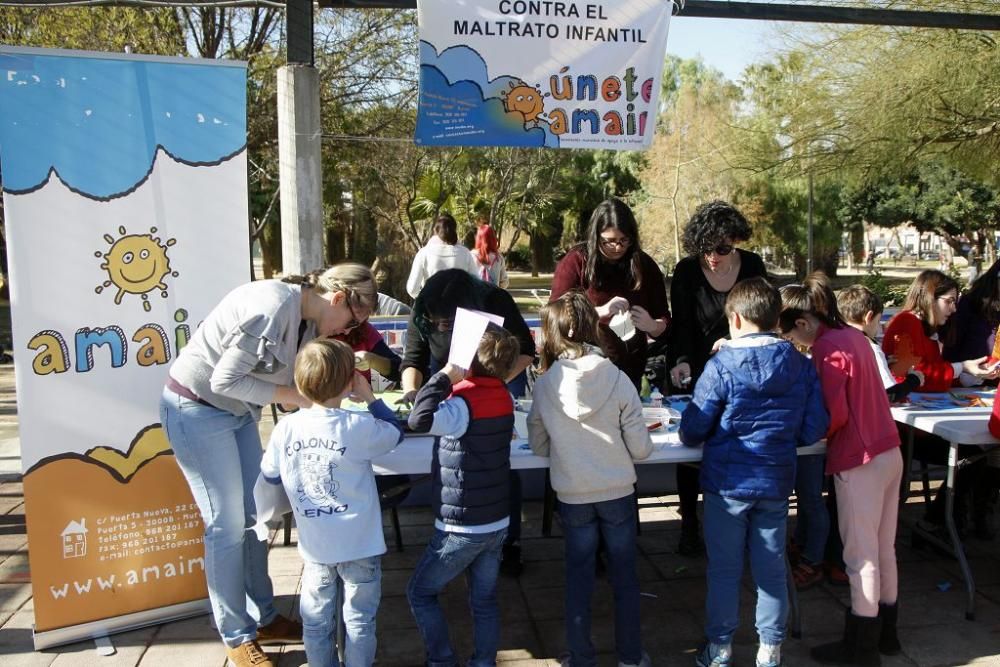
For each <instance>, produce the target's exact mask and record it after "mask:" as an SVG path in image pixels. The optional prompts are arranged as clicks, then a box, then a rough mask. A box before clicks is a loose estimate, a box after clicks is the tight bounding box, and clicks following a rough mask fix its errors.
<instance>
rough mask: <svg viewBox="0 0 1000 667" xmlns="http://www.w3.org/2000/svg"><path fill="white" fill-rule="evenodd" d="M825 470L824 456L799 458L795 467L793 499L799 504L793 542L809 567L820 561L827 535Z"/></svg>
mask: <svg viewBox="0 0 1000 667" xmlns="http://www.w3.org/2000/svg"><path fill="white" fill-rule="evenodd" d="M825 468H826V455H825V454H810V455H808V456H800V457H798V461H797V463H796V467H795V497H796V502H797V504H798V514H797V516H796V521H795V543H796V544H798V545H799V548H801V549H802V556H803V557H804V558H805V559H806V560H807V561H809V563H811V564H815V563H822V562H823V555H824V553H825V552H826V539H827V537H828V536H829V534H830V513H829V512H828V511H827V509H826V503H825V502H824V501H823V484H824V482H825V481H826V477H825V475H824V469H825Z"/></svg>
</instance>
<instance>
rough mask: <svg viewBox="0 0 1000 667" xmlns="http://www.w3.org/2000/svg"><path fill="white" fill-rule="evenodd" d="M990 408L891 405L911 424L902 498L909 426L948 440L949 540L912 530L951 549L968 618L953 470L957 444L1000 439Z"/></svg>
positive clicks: (968, 585) (967, 572)
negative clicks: (990, 426) (993, 429)
mask: <svg viewBox="0 0 1000 667" xmlns="http://www.w3.org/2000/svg"><path fill="white" fill-rule="evenodd" d="M918 396H919V395H918ZM939 396H946V394H940V395H939ZM990 411H991V410H990V408H963V407H957V406H956V407H955V408H949V409H929V408H925V407H919V406H915V405H904V406H899V407H894V408H892V417H893V419H895V420H896V421H897V422H899V423H900V424H906V425H907V426H909V427H910V432H909V434H908V437H907V439H906V443H905V458H904V461H905V466H904V469H903V475H904V478H903V479H904V481H905V484H904V490H903V493H902V494H901V501H905V499H906V493H907V492H908V491H909V486H910V485H909V474H910V463H911V461H912V457H913V430H912V429H918V430H920V431H924V432H925V433H931V434H933V435H936V436H939V437H941V438H943V439H944V440H947V441H948V445H949V446H948V473H947V475H946V476H945V486H944V492H945V510H944V520H945V526H946V527H947V530H948V536H949V538H950V543H945V542H943V541H942V540H939V539H938V538H937V537H936V536H935V535H931V534H928V533H927V532H926V531H923V530H921V529H920V528H919V527H918V526H914V528H913V530H914V531H915V532H916V533H917V535H918V537H919V538H920V539H924V540H927V541H930V542H932V543H937V544H938V545H939V546H943V547H945V548H946V549H951V550H952V552H953V553H954V555H955V559H956V560H957V561H958V565H959V567H960V568H961V570H962V577H963V579H964V580H965V590H966V595H967V598H966V606H965V617H966V618H967V619H969V620H970V621H971V620H973V619H974V618H975V596H976V584H975V580H974V579H973V577H972V570H971V569H970V568H969V561H968V560H967V559H966V558H965V550H964V549H963V548H962V541H961V540H960V539H959V537H958V530H957V528H956V527H955V518H954V516H952V510H953V508H954V504H955V491H954V489H955V472H956V470H958V467H959V464H960V462H959V458H958V446H959V445H982V446H983V447H984V448H987V449H988V448H990V447H993V446H995V445H998V444H1000V440H997V439H996V438H994V437H993V436H992V435H991V434H990V432H989V429H988V428H987V424H988V423H989V418H990Z"/></svg>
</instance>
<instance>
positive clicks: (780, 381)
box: [716, 334, 812, 397]
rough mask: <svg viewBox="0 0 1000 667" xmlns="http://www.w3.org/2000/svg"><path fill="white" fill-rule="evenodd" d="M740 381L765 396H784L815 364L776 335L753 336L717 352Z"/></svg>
mask: <svg viewBox="0 0 1000 667" xmlns="http://www.w3.org/2000/svg"><path fill="white" fill-rule="evenodd" d="M716 356H718V358H719V363H721V364H723V365H724V366H725V367H726V370H728V371H729V372H730V373H732V374H733V377H734V378H735V379H736V381H737V382H738V383H740V384H742V385H745V386H746V387H747V388H749V389H751V390H753V391H755V392H759V393H760V394H762V395H764V396H769V397H773V396H781V395H783V394H785V393H787V392H788V391H790V390H791V389H792V388H793V387H794V386H795V384H796V382H797V381H798V376H799V375H801V373H802V369H803V367H804V366H806V365H809V366H812V362H811V361H810V360H809V359H807V358H806V357H805V355H803V354H801V353H800V352H799V351H798V350H796V349H795V348H794V347H792V345H791V344H790V343H788V342H786V341H784V340H782V339H781V338H778V337H777V336H775V335H772V334H752V335H749V336H744V337H742V338H737V339H736V340H732V341H729V342H728V343H726V344H725V345H723V346H722V349H721V350H719V352H718V353H717V355H716Z"/></svg>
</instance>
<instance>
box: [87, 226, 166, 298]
mask: <svg viewBox="0 0 1000 667" xmlns="http://www.w3.org/2000/svg"><path fill="white" fill-rule="evenodd" d="M149 232H150V233H149V234H128V233H127V232H126V230H125V227H124V226H121V227H119V228H118V233H119V234H121V237H120V238H118V239H117V240H116V239H115V238H114V237H112V236H111V235H110V234H105V235H104V240H105V241H107V242H108V243H110V244H111V248H110V249H109V250H108V252H107V253H101V251H100V250H98V251H97V252H95V253H94V256H95V257H101V258H103V259H104V263H103V264H101V268H102V269H104V270H105V271H107V273H108V280H105V281H104V282H103V283H102V284H100V285H98V286H97V287H96V288H95V289H94V291H95V292H97V293H98V294H100V293H101V292H102V291H104V288H105V287H111V286H112V285H114V286H115V287H117V288H118V293H117V294H115V304H118V305H121V302H122V297H123V296H125V294H126V293H128V294H139V295H141V296H142V307H143V309H144V310H145V311H146V312H147V313H148V312H149V310H150V306H149V294H148V293H149V292H152V291H153V290H154V289H159V290H160V296H162V297H164V298H166V296H167V286H166V284H165V283H164V282H163V280H164V279H165V278H166V277H167V275H168V274H169V275H171V276H173V277H174V278H176V277H177V276H178V275H179V274H178V273H177V272H176V271H173V272H171V271H170V258H169V257H167V248H168V247H170V246H172V245H174V244H175V243H177V240H176V239H167V242H166V243H165V244H161V243H160V239H158V238H155V237H154V236H153V234H155V233H156V227H150V229H149Z"/></svg>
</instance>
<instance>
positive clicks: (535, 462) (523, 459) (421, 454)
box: [372, 432, 826, 475]
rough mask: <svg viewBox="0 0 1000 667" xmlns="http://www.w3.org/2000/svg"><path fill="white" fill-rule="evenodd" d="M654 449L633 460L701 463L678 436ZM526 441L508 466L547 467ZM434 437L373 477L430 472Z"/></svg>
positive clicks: (659, 439)
mask: <svg viewBox="0 0 1000 667" xmlns="http://www.w3.org/2000/svg"><path fill="white" fill-rule="evenodd" d="M651 437H652V440H653V446H654V447H655V449H654V450H653V453H652V454H650V456H649V458H647V459H644V460H642V461H636V463H638V464H640V465H644V464H648V463H697V462H699V461H701V447H685V446H684V445H682V444H681V441H680V438H679V437H678V436H677V433H676V432H674V433H667V432H658V433H653V434H652V436H651ZM527 447H528V441H527V440H524V439H515V440H512V441H511V446H510V467H511V468H513V469H514V470H531V469H534V468H548V467H549V459H548V457H546V456H535V455H534V454H532V453H531V450H530V449H528V448H527ZM433 448H434V438H433V437H431V436H428V435H407V436H406V438H404V439H403V442H401V443H400V444H399V446H398V447H396V449H394V450H392V451H391V452H389V453H388V454H385V455H383V456H380V457H379V458H377V459H375V460H373V461H372V467H373V468H374V470H375V474H376V475H421V474H425V473H429V472H430V471H431V454H432V452H433ZM825 451H826V443H825V442H818V443H816V444H814V445H810V446H808V447H800V448H799V450H798V453H799V456H802V455H805V454H822V453H823V452H825Z"/></svg>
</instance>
